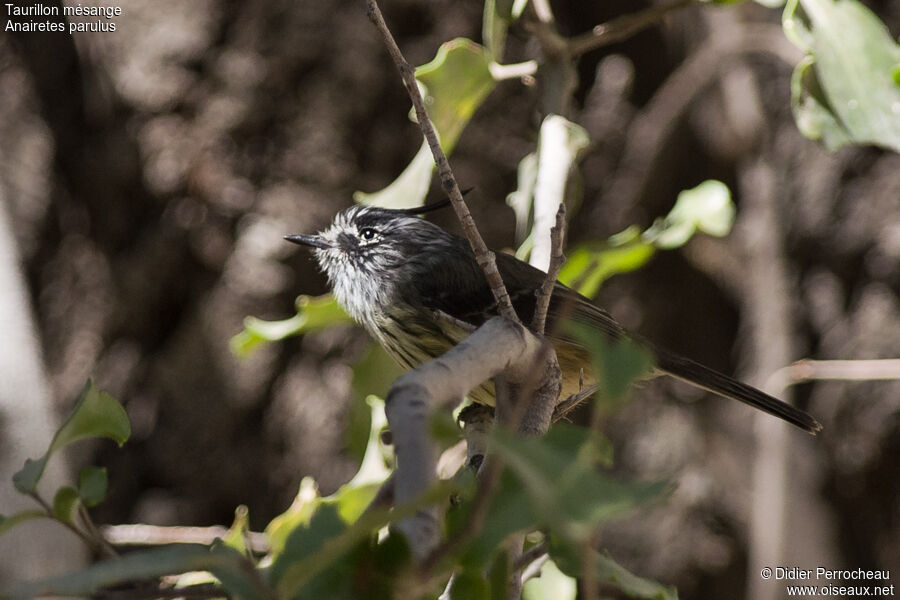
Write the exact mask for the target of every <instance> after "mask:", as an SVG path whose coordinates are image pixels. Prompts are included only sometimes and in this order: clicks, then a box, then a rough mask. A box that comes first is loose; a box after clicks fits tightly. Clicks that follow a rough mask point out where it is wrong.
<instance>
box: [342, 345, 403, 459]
mask: <svg viewBox="0 0 900 600" xmlns="http://www.w3.org/2000/svg"><path fill="white" fill-rule="evenodd" d="M402 374H403V369H401V368H400V366H399V365H398V364H397V363H396V361H394V359H392V358H391V357H390V356H388V354H387V352H385V351H384V349H383V348H382V347H381V346H380V345H378V344H376V343H372V344H370V345H369V350H368V352H367V353H366V355H365V356H364V357H363V359H362V360H360V361H359V362H358V363H356V364H355V365H353V384H352V389H353V397H352V400H351V403H350V414H349V419H348V425H347V432H346V436H345V439H346V444H347V449H348V451H349V453H350V454H351V455H352V456H354V457H356V458H357V459H360V460H362V458H363V456H364V455H365V452H366V449H367V445H368V444H369V443H370V439H371V434H372V432H371V424H372V418H373V415H374V412H373V411H375V410H376V408H375V406H374V405H373V404H372V402H376V401H380V400H379V397H384V396H385V395H386V394H387V392H388V390H389V389H390V387H391V384H392V383H393V382H394V380H395V379H397V377H399V376H400V375H402ZM373 394H374V398H372V397H370V396H372V395H373ZM378 410H379V411H381V412H380V416H381V417H383V415H384V408H383V407H382V408H379V409H378ZM379 433H380V432H379Z"/></svg>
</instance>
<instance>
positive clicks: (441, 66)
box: [353, 38, 496, 208]
mask: <svg viewBox="0 0 900 600" xmlns="http://www.w3.org/2000/svg"><path fill="white" fill-rule="evenodd" d="M489 65H490V59H489V58H488V53H487V52H486V51H485V49H484V48H483V47H482V46H479V45H478V44H476V43H475V42H472V41H471V40H467V39H465V38H457V39H455V40H451V41H449V42H446V43H444V44H442V45H441V47H440V48H438V51H437V54H436V55H435V57H434V59H433V60H432V61H431V62H429V63H427V64H424V65H422V66H420V67H418V68H417V69H416V79H417V80H418V81H419V84H420V85H421V88H422V89H423V94H422V95H423V97H424V98H425V109H426V110H427V111H428V116H429V117H430V118H431V121H432V123H433V124H434V127H435V129H436V130H437V133H438V138H439V139H440V143H441V148H443V150H444V152H445V153H446V154H447V155H448V156H449V155H450V153H451V152H453V148H454V146H455V145H456V141H457V140H458V139H459V136H460V134H461V133H462V131H463V129H464V128H465V126H466V124H468V122H469V120H470V119H471V118H472V115H473V114H474V113H475V110H476V109H477V108H478V107H479V106H481V104H482V102H484V99H485V98H486V97H487V95H488V94H490V93H491V91H492V90H493V89H494V86H495V85H496V82H495V81H494V78H493V77H492V76H491V72H490V69H489ZM433 169H434V159H433V158H432V156H431V151H430V149H429V148H428V144H426V143H423V144H422V146H421V147H420V148H419V151H418V152H417V153H416V156H415V158H413V160H412V162H410V164H409V166H407V168H406V170H404V171H403V173H402V174H401V175H400V176H399V177H398V178H397V179H395V180H394V182H393V183H391V184H390V185H389V186H388V187H386V188H384V189H383V190H381V191H378V192H374V193H371V194H367V193H365V192H355V193H354V194H353V199H354V200H355V201H356V202H358V203H360V204H370V205H375V206H383V207H387V208H409V207H413V206H421V205H422V202H424V200H425V195H426V194H427V193H428V187H429V184H430V182H431V173H432V171H433Z"/></svg>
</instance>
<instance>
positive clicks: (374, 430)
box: [346, 395, 391, 487]
mask: <svg viewBox="0 0 900 600" xmlns="http://www.w3.org/2000/svg"><path fill="white" fill-rule="evenodd" d="M366 404H367V405H368V406H369V409H370V412H369V415H370V417H369V422H370V423H371V426H370V428H369V439H368V441H367V443H366V452H365V454H364V455H363V460H362V463H360V465H359V469H358V470H357V471H356V474H355V475H354V476H353V478H352V479H351V480H350V481H349V482H347V484H346V485H347V486H350V487H353V486H360V485H368V484H370V483H379V484H380V483H381V482H383V481H384V480H385V479H387V478H388V475H390V473H391V470H390V469H389V468H388V467H387V465H386V464H385V452H386V451H385V448H384V446H383V444H382V442H381V433H382V432H383V431H384V430H385V429H386V428H387V417H386V416H385V414H384V400H382V399H381V398H379V397H378V396H371V395H370V396H368V397H367V398H366Z"/></svg>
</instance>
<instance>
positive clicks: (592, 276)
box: [559, 227, 656, 298]
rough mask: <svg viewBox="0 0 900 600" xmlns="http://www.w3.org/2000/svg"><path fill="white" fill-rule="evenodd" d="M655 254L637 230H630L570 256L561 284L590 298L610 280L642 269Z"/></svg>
mask: <svg viewBox="0 0 900 600" xmlns="http://www.w3.org/2000/svg"><path fill="white" fill-rule="evenodd" d="M655 252H656V249H655V248H654V247H653V245H652V244H650V243H649V242H646V241H644V239H643V238H642V237H641V232H640V230H639V229H638V228H637V227H629V228H628V229H626V230H625V231H622V232H621V233H618V234H616V235H614V236H612V237H611V238H609V240H607V241H606V242H600V243H597V242H594V243H588V244H582V245H580V246H578V247H576V248H575V249H574V250H573V251H571V252H570V253H568V256H567V259H566V262H565V264H564V265H563V267H562V269H561V270H560V273H559V280H560V281H561V282H563V283H564V284H566V285H568V286H570V287H572V289H574V290H575V291H577V292H578V293H580V294H582V295H584V296H587V297H588V298H591V297H593V296H595V295H596V294H597V292H598V291H599V290H600V286H601V285H603V282H605V281H606V280H607V279H609V278H610V277H612V276H613V275H617V274H619V273H628V272H631V271H634V270H636V269H639V268H641V267H642V266H644V265H645V264H647V262H648V261H649V260H650V258H651V257H652V256H653V255H654V254H655Z"/></svg>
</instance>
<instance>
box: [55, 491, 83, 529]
mask: <svg viewBox="0 0 900 600" xmlns="http://www.w3.org/2000/svg"><path fill="white" fill-rule="evenodd" d="M77 509H78V490H76V489H75V488H73V487H71V486H65V487H61V488H59V489H58V490H56V495H55V496H54V497H53V510H52V514H53V516H54V517H55V518H56V519H59V520H60V521H63V522H65V523H71V522H72V519H74V518H75V511H76V510H77Z"/></svg>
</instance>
